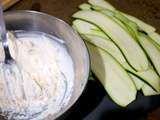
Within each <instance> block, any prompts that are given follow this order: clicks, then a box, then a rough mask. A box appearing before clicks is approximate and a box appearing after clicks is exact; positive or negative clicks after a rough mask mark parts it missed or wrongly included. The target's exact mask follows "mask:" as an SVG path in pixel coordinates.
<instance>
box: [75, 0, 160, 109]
mask: <svg viewBox="0 0 160 120" xmlns="http://www.w3.org/2000/svg"><path fill="white" fill-rule="evenodd" d="M79 8H80V9H81V10H80V11H78V12H76V13H75V14H73V17H74V18H75V20H74V21H73V28H74V29H75V30H76V31H77V32H78V33H79V34H80V35H81V37H82V38H83V39H84V40H85V42H86V45H87V47H88V50H89V54H90V58H91V70H92V72H93V73H94V74H95V75H96V77H97V78H98V80H99V81H100V82H101V83H102V85H103V86H104V88H105V89H106V91H107V93H108V94H109V96H110V97H111V98H112V100H113V101H114V102H115V103H117V104H118V105H120V106H123V107H125V106H127V105H128V104H129V103H131V102H132V101H134V100H135V99H136V94H137V91H139V90H141V91H142V92H143V94H144V95H145V96H151V95H158V94H160V35H159V34H158V33H156V32H155V31H156V29H155V28H154V27H152V26H151V25H148V24H146V23H144V22H143V21H141V20H139V19H138V18H136V17H133V16H131V15H128V14H125V13H123V12H120V11H118V10H116V9H115V8H114V7H113V6H112V5H111V4H109V3H108V2H107V1H104V0H89V1H88V3H83V4H81V5H80V6H79Z"/></svg>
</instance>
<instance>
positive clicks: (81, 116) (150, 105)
mask: <svg viewBox="0 0 160 120" xmlns="http://www.w3.org/2000/svg"><path fill="white" fill-rule="evenodd" d="M159 101H160V96H151V97H144V96H143V95H142V93H141V92H138V95H137V99H136V100H135V101H134V102H132V103H131V104H129V105H128V107H126V108H123V107H120V106H118V105H116V104H115V103H114V102H113V101H112V100H111V99H110V97H109V96H108V95H107V93H106V91H105V90H104V88H103V86H102V85H101V84H100V83H99V82H98V81H97V80H96V81H93V80H89V82H88V84H87V87H86V89H85V91H84V93H83V94H82V96H81V97H80V99H79V100H78V101H77V103H76V104H75V105H74V106H73V108H72V112H71V113H70V114H69V115H68V117H67V118H66V119H65V120H106V119H107V120H118V119H120V120H136V119H137V118H139V117H141V116H145V114H147V113H148V112H149V111H151V110H153V109H155V108H158V107H160V102H159Z"/></svg>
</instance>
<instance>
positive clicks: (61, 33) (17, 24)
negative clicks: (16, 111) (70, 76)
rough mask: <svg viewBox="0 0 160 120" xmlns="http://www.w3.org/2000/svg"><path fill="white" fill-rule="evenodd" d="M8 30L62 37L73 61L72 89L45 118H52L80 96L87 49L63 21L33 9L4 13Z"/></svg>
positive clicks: (85, 74) (83, 82) (87, 67)
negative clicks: (60, 106) (64, 102)
mask: <svg viewBox="0 0 160 120" xmlns="http://www.w3.org/2000/svg"><path fill="white" fill-rule="evenodd" d="M5 21H6V26H7V29H8V30H27V31H28V30H31V31H40V32H45V33H48V34H51V35H55V36H57V37H58V38H60V39H63V40H64V41H65V43H66V46H67V49H68V51H69V54H70V55H71V57H72V59H73V62H74V69H75V79H74V88H73V89H74V90H73V93H72V97H71V99H70V101H69V103H68V105H66V106H64V107H62V109H61V111H60V112H59V113H56V114H51V115H49V116H48V117H47V118H45V120H53V119H56V118H58V117H59V116H61V115H62V114H63V113H65V112H66V111H67V110H68V109H69V108H70V107H71V106H72V105H73V104H74V103H75V102H76V101H77V99H78V98H79V97H80V95H81V94H82V91H83V90H84V88H85V86H86V83H87V79H88V75H89V57H88V51H87V49H86V46H85V44H84V42H83V40H82V39H81V38H80V37H79V35H78V34H77V33H76V32H75V31H74V30H73V29H72V28H71V27H70V26H69V25H68V24H67V23H65V22H64V21H62V20H60V19H58V18H56V17H53V16H50V15H47V14H44V13H40V12H35V11H12V12H6V13H5Z"/></svg>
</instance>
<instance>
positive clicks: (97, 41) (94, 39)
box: [81, 34, 160, 91]
mask: <svg viewBox="0 0 160 120" xmlns="http://www.w3.org/2000/svg"><path fill="white" fill-rule="evenodd" d="M81 36H82V38H83V39H84V40H86V41H88V42H90V43H92V44H94V45H95V46H97V47H99V48H101V49H103V50H105V51H106V52H108V53H109V54H111V55H112V56H113V57H114V58H115V59H116V60H117V61H118V62H119V63H120V64H121V65H122V66H123V67H124V68H125V69H126V70H127V71H128V72H129V74H130V75H131V77H132V78H134V79H133V80H134V82H136V81H138V80H137V79H139V80H141V83H143V82H144V83H146V84H148V85H149V86H150V87H151V88H153V89H154V90H156V91H159V90H160V86H159V82H160V78H159V76H158V75H157V74H156V72H155V71H154V70H153V69H151V68H150V69H148V70H146V71H140V72H136V71H135V70H133V69H132V68H131V67H130V66H129V64H128V63H127V62H126V60H125V59H124V56H123V55H122V53H121V51H120V50H119V49H118V48H117V46H115V45H114V43H113V42H112V41H111V40H110V39H104V38H102V37H99V36H93V35H87V34H81ZM133 76H135V77H137V78H135V77H133ZM136 83H137V84H138V85H137V84H136V87H137V88H138V89H140V88H141V87H139V86H141V84H140V82H136Z"/></svg>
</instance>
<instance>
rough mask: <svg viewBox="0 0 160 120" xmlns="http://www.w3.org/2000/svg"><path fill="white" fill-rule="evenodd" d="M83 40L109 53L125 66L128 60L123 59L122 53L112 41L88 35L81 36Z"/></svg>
mask: <svg viewBox="0 0 160 120" xmlns="http://www.w3.org/2000/svg"><path fill="white" fill-rule="evenodd" d="M81 36H82V38H83V39H84V40H86V41H87V42H90V43H92V44H94V45H95V46H97V47H99V48H101V49H103V50H105V51H107V52H108V53H110V54H111V55H112V56H113V57H114V58H115V59H116V60H117V61H118V62H119V63H120V64H122V65H123V64H125V63H126V60H125V58H124V57H123V55H122V53H121V51H120V50H119V49H118V48H117V46H116V45H115V44H114V43H113V42H112V41H111V40H110V39H104V38H102V37H99V36H95V35H87V34H81Z"/></svg>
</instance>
